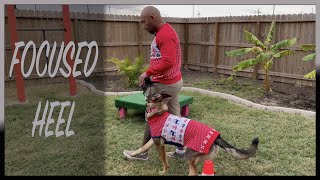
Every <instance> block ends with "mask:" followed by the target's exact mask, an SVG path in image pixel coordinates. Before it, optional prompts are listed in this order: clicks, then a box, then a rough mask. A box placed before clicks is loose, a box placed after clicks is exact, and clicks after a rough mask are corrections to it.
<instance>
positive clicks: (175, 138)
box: [148, 112, 220, 154]
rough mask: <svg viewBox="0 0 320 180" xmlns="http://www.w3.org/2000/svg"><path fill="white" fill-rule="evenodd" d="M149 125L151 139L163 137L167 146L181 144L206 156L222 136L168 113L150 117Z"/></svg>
mask: <svg viewBox="0 0 320 180" xmlns="http://www.w3.org/2000/svg"><path fill="white" fill-rule="evenodd" d="M148 124H149V126H150V129H151V137H162V138H164V139H165V140H166V143H167V144H180V145H183V146H186V147H188V148H190V149H192V150H194V151H197V152H201V153H204V154H208V152H209V150H210V147H211V145H212V144H213V142H214V141H215V140H216V138H217V137H218V136H219V134H220V133H219V132H218V131H216V130H215V129H213V128H211V127H209V126H207V125H206V124H203V123H200V122H198V121H196V120H191V119H188V118H183V117H179V116H174V115H172V114H170V113H168V112H165V113H163V114H162V115H154V116H152V117H150V118H149V119H148Z"/></svg>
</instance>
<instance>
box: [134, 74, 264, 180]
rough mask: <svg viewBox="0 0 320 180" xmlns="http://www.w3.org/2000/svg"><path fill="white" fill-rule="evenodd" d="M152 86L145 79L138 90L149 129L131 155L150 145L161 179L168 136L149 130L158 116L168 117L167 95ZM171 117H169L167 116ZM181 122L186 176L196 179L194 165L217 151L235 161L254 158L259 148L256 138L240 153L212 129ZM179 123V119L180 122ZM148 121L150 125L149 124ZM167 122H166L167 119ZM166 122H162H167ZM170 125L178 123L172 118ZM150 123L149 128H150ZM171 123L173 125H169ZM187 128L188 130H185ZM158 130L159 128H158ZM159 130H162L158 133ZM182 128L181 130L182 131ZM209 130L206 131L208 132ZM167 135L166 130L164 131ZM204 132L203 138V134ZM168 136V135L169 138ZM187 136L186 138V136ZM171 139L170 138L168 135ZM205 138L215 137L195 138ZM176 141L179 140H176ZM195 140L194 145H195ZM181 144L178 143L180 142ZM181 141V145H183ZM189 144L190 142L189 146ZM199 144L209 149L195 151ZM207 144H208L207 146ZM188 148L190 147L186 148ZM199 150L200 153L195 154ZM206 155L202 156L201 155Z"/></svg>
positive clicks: (196, 122)
mask: <svg viewBox="0 0 320 180" xmlns="http://www.w3.org/2000/svg"><path fill="white" fill-rule="evenodd" d="M152 84H153V82H151V80H150V79H149V78H146V79H145V81H144V84H143V85H142V86H141V87H142V89H143V93H144V96H145V100H146V101H147V104H146V120H147V122H148V123H150V127H151V137H152V138H151V139H150V140H149V141H148V142H147V143H146V144H145V145H144V146H143V147H141V148H139V149H138V150H136V151H135V153H134V154H133V155H138V154H140V153H143V152H146V151H148V150H149V149H150V148H151V147H152V146H153V145H154V144H155V145H156V147H157V150H158V152H159V155H160V159H161V162H162V165H163V171H160V174H161V175H166V174H167V172H168V169H169V164H168V161H167V156H166V151H165V144H170V142H171V139H170V138H172V136H170V137H168V136H166V133H163V132H164V131H165V130H164V128H165V127H164V126H166V125H163V126H161V125H160V126H159V125H156V127H155V128H152V126H153V125H154V124H157V121H158V120H157V119H159V118H160V119H161V117H162V116H164V115H165V114H167V116H168V115H169V116H170V114H169V113H168V112H167V111H168V107H167V105H166V102H167V101H168V99H169V95H166V94H161V92H159V91H158V90H157V89H156V88H155V87H153V86H152ZM171 116H173V115H171ZM183 119H184V121H185V122H188V124H187V125H186V127H183V125H180V129H179V128H178V129H179V130H180V131H181V132H182V131H184V132H185V134H184V137H183V138H184V139H183V140H184V143H186V144H182V145H184V146H185V147H186V152H185V157H186V160H187V164H188V167H189V176H195V175H198V173H197V170H196V164H197V163H198V162H204V161H205V160H207V159H211V160H213V158H214V156H215V154H217V152H218V150H219V147H221V148H222V149H224V150H225V151H226V152H227V153H228V154H230V155H231V156H232V157H234V158H235V159H248V158H250V157H253V156H255V154H256V151H257V149H258V144H259V138H258V137H256V138H254V139H253V140H252V143H251V146H250V147H249V148H248V149H246V150H244V149H238V148H236V147H233V146H232V145H230V144H229V143H228V142H226V141H225V140H224V139H222V138H221V136H220V133H219V132H217V131H215V130H214V129H210V127H209V126H207V125H204V124H202V123H200V122H198V121H195V120H189V119H187V118H182V120H183ZM180 120H181V119H180ZM150 121H152V122H150ZM167 121H168V118H167ZM167 121H166V122H167ZM173 121H179V120H177V119H175V117H174V118H173ZM151 123H152V124H151ZM173 123H174V122H173ZM189 126H190V127H189ZM191 126H195V127H194V130H189V129H191ZM159 127H160V128H159ZM161 127H162V129H161ZM182 127H183V128H182ZM181 128H182V130H181ZM208 130H210V131H208ZM152 131H159V132H162V133H161V135H160V136H157V135H156V136H155V135H152V134H153V132H152ZM168 131H170V129H169V130H168ZM205 132H207V134H206V133H205ZM170 133H172V132H169V134H170ZM188 133H189V134H188ZM190 133H191V135H190ZM167 134H168V132H167ZM171 135H172V134H171ZM206 135H207V137H209V136H210V135H211V137H212V136H215V137H213V138H208V139H206V137H204V138H203V137H199V136H206ZM178 138H179V137H178ZM195 139H196V141H195ZM180 140H181V139H180ZM183 140H182V141H183ZM192 141H193V142H192ZM199 141H200V146H202V145H201V142H205V144H206V143H207V144H209V145H208V146H209V147H205V146H203V147H202V149H201V148H197V147H195V146H197V143H198V142H199ZM210 141H211V144H210V143H209V142H210ZM188 143H189V144H191V145H188ZM171 144H174V143H171ZM199 149H200V150H199ZM205 151H206V152H205Z"/></svg>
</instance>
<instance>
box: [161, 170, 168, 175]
mask: <svg viewBox="0 0 320 180" xmlns="http://www.w3.org/2000/svg"><path fill="white" fill-rule="evenodd" d="M159 174H160V175H161V176H166V175H167V174H168V171H159Z"/></svg>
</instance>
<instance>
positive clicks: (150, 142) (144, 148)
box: [132, 138, 154, 156]
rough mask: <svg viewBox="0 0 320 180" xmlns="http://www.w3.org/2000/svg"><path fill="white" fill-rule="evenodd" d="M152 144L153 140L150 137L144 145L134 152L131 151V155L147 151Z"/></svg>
mask: <svg viewBox="0 0 320 180" xmlns="http://www.w3.org/2000/svg"><path fill="white" fill-rule="evenodd" d="M153 145H154V141H153V139H152V138H151V139H150V140H149V141H148V142H147V143H146V144H145V145H144V146H142V147H141V148H139V149H138V150H136V151H135V152H134V153H132V156H136V155H138V154H141V153H144V152H147V151H148V150H149V149H150V148H151V147H152V146H153Z"/></svg>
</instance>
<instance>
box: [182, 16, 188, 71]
mask: <svg viewBox="0 0 320 180" xmlns="http://www.w3.org/2000/svg"><path fill="white" fill-rule="evenodd" d="M185 27H186V28H185V31H184V53H183V57H184V69H186V70H187V69H188V56H189V53H188V48H189V46H188V44H189V24H188V19H186V26H185Z"/></svg>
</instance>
